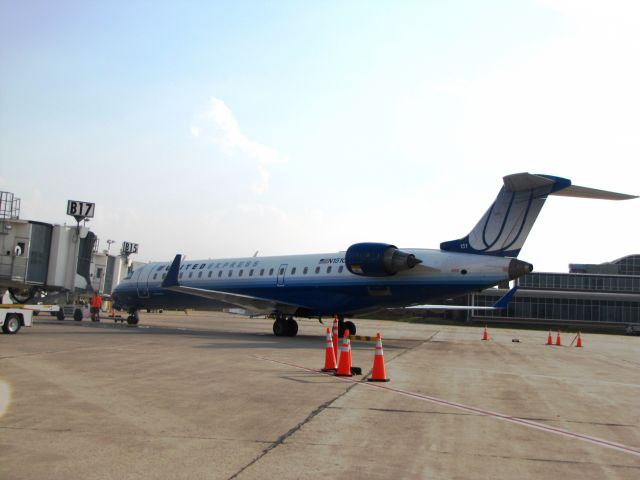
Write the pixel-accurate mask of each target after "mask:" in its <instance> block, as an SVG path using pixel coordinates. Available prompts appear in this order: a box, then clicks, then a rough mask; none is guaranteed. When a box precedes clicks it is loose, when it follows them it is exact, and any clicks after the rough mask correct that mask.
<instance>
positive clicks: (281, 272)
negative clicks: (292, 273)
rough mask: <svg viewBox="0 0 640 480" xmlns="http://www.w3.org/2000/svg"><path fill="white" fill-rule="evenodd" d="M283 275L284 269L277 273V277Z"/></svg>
mask: <svg viewBox="0 0 640 480" xmlns="http://www.w3.org/2000/svg"><path fill="white" fill-rule="evenodd" d="M283 273H284V267H282V268H281V269H280V273H278V275H282V274H283Z"/></svg>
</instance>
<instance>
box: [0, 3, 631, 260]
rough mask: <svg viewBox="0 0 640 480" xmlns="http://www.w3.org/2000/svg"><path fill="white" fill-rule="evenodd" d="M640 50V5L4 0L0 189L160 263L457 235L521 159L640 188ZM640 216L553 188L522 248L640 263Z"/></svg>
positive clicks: (24, 208)
mask: <svg viewBox="0 0 640 480" xmlns="http://www.w3.org/2000/svg"><path fill="white" fill-rule="evenodd" d="M639 58H640V3H638V2H636V1H632V0H629V1H622V0H620V1H616V0H614V1H607V2H595V1H589V0H584V1H582V0H575V1H571V0H539V1H512V0H505V1H497V0H488V1H485V2H475V1H455V2H450V1H428V0H422V1H402V0H399V1H393V2H391V1H375V0H374V1H354V0H352V1H349V0H342V1H331V0H327V1H306V0H292V1H278V0H274V1H269V2H267V1H249V0H243V1H212V0H207V1H196V0H193V1H183V2H164V1H158V0H155V1H135V0H127V1H118V0H113V1H109V2H106V1H105V2H99V1H96V2H87V1H84V0H83V1H66V0H58V1H56V2H51V1H48V0H46V1H35V0H21V1H20V2H16V1H12V0H0V190H2V191H8V192H12V193H13V194H15V195H16V197H19V198H20V199H21V215H20V216H21V218H23V219H28V220H37V221H43V222H48V223H61V224H62V223H67V224H75V220H73V218H72V217H69V216H67V215H66V205H67V200H69V199H72V200H80V201H88V202H94V203H95V204H96V209H95V217H94V218H93V219H92V220H91V221H90V222H89V223H88V226H90V228H91V229H92V230H93V231H94V232H95V233H96V234H97V236H98V237H99V240H100V248H101V249H105V248H107V242H106V241H107V239H112V240H115V241H116V245H120V244H121V242H123V241H130V242H135V243H138V244H139V245H140V251H139V254H138V255H137V258H136V260H138V261H145V262H146V261H158V260H170V259H171V258H173V256H174V255H175V254H176V253H182V254H185V255H187V258H191V259H205V258H224V257H240V256H250V255H253V254H254V252H256V251H258V252H259V255H261V256H262V255H283V254H298V253H299V254H303V253H321V252H337V251H344V250H346V249H347V248H348V247H349V246H350V245H351V244H353V243H356V242H362V241H371V242H387V243H391V244H394V245H397V246H398V247H406V248H438V247H439V244H440V242H442V241H446V240H452V239H456V238H460V237H462V236H464V235H466V234H467V233H468V232H469V231H470V230H471V228H472V227H473V226H474V225H475V224H476V222H477V221H478V220H479V219H480V217H481V216H482V214H483V213H484V212H485V210H486V209H487V208H488V207H489V205H490V204H491V202H492V201H493V200H494V198H495V196H496V195H497V193H498V190H499V189H500V187H501V186H502V177H503V176H505V175H508V174H511V173H517V172H525V171H526V172H531V173H543V174H550V175H556V176H561V177H566V178H569V179H571V180H572V181H573V183H574V184H577V185H582V186H587V187H594V188H600V189H605V190H613V191H619V192H624V193H631V194H636V195H638V194H640V182H639V172H640V167H639V166H638V159H640V134H639V132H640V113H639V112H640V89H639V88H638V85H640V62H639V61H638V59H639ZM639 218H640V199H638V200H631V201H626V202H610V201H596V200H585V199H572V198H563V197H550V198H549V199H548V200H547V202H546V205H545V207H544V209H543V210H542V213H541V214H540V216H539V218H538V221H537V223H536V225H535V226H534V227H533V230H532V232H531V234H530V236H529V238H528V240H527V243H525V246H524V248H523V249H522V251H521V253H520V256H519V258H521V259H523V260H526V261H528V262H531V263H533V264H534V267H535V269H536V270H537V271H559V272H563V271H567V268H568V267H567V266H568V264H569V263H570V262H573V263H600V262H606V261H610V260H614V259H616V258H619V257H622V256H624V255H628V254H635V253H640V245H638V236H639V234H640V227H639V226H638V219H639ZM111 248H112V253H113V250H114V249H115V247H111Z"/></svg>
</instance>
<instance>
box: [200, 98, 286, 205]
mask: <svg viewBox="0 0 640 480" xmlns="http://www.w3.org/2000/svg"><path fill="white" fill-rule="evenodd" d="M198 123H199V125H194V126H192V127H191V135H192V136H193V137H195V138H199V137H202V138H206V139H208V140H210V141H211V142H212V143H213V144H214V145H216V146H217V147H218V148H219V149H220V150H221V151H222V152H223V153H224V154H225V155H228V156H245V157H247V158H250V159H251V160H254V161H256V162H257V163H258V176H259V179H258V181H257V182H255V183H254V184H253V185H252V190H253V191H254V192H255V193H257V194H263V193H265V192H267V191H268V189H269V180H270V177H271V175H270V172H269V170H268V168H267V167H268V166H270V165H273V164H276V163H281V162H285V161H286V160H287V159H286V157H284V156H283V155H281V154H280V153H279V152H278V151H277V150H276V149H274V148H272V147H269V146H267V145H264V144H262V143H258V142H256V141H253V140H251V139H250V138H249V137H247V136H246V135H245V134H244V133H243V132H242V130H241V129H240V126H239V125H238V121H237V120H236V118H235V116H234V115H233V112H231V110H230V109H229V107H228V106H227V104H226V103H225V102H224V101H223V100H220V99H218V98H216V97H211V98H210V99H209V109H208V110H207V111H206V112H205V113H204V114H202V115H200V116H199V118H198Z"/></svg>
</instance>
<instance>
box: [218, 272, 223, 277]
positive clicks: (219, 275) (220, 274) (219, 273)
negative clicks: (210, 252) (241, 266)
mask: <svg viewBox="0 0 640 480" xmlns="http://www.w3.org/2000/svg"><path fill="white" fill-rule="evenodd" d="M221 276H222V270H220V271H219V272H218V278H220V277H221Z"/></svg>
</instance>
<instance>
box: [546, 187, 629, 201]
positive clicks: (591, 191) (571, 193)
mask: <svg viewBox="0 0 640 480" xmlns="http://www.w3.org/2000/svg"><path fill="white" fill-rule="evenodd" d="M551 195H558V196H561V197H578V198H594V199H596V200H632V199H634V198H638V197H637V196H636V195H627V194H626V193H617V192H608V191H607V190H598V189H596V188H588V187H580V186H578V185H571V186H570V187H567V188H565V189H562V190H559V191H557V192H553V193H552V194H551Z"/></svg>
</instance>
